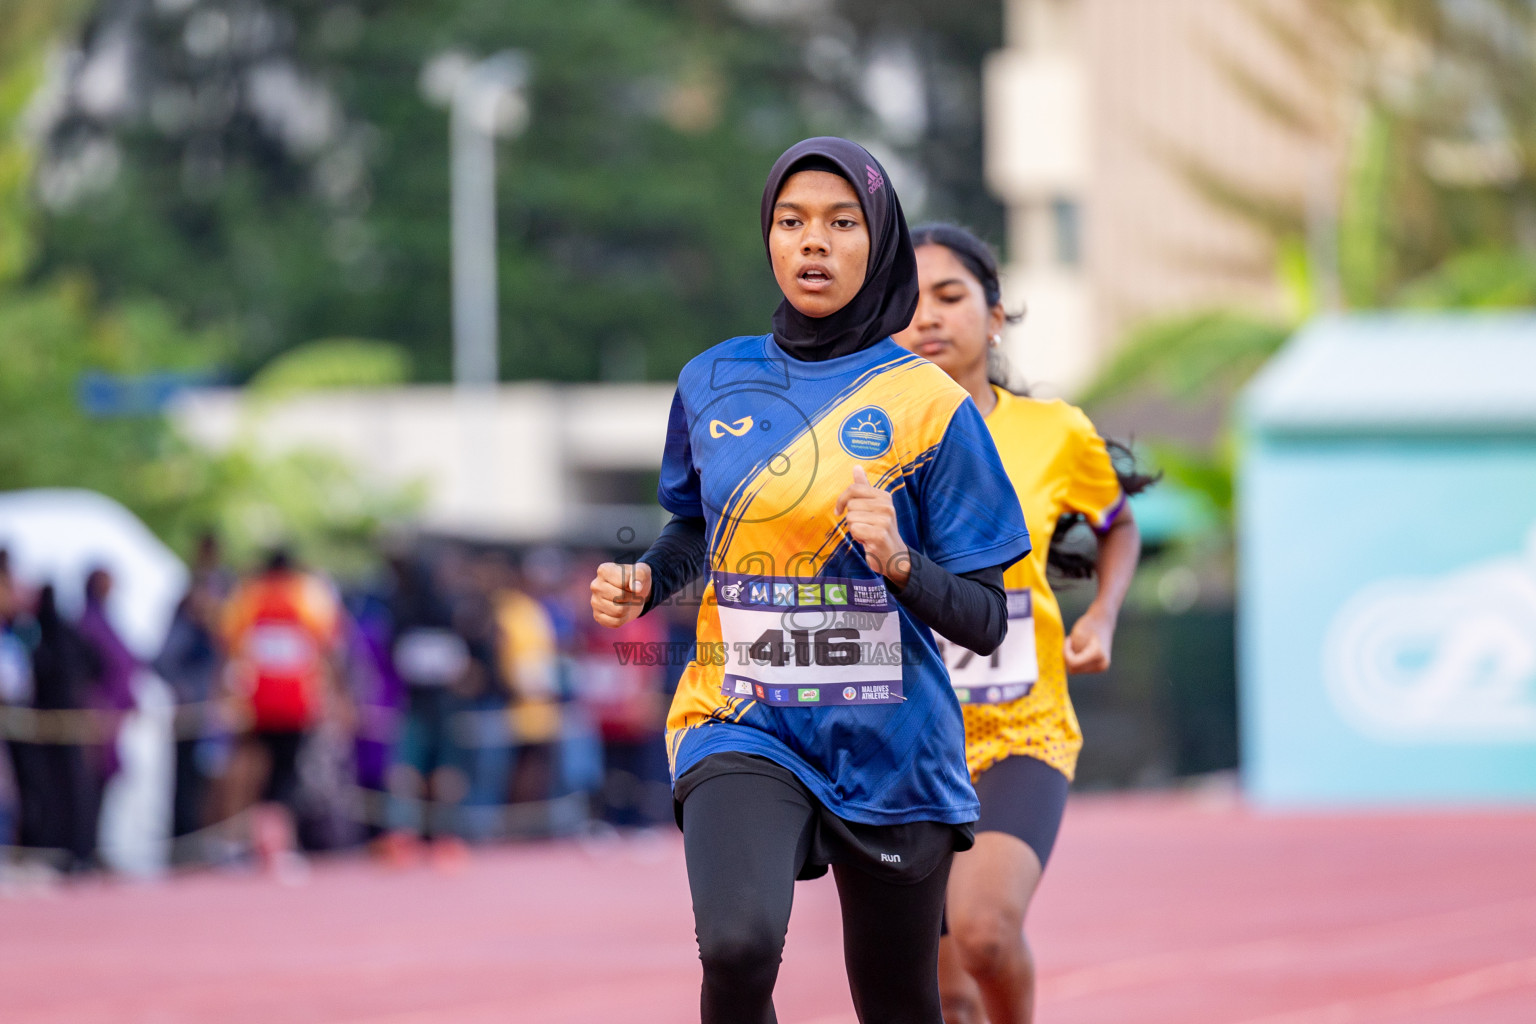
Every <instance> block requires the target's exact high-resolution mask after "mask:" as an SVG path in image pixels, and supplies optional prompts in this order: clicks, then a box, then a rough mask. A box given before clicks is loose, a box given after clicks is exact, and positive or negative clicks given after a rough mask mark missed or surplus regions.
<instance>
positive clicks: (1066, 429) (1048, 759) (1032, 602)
mask: <svg viewBox="0 0 1536 1024" xmlns="http://www.w3.org/2000/svg"><path fill="white" fill-rule="evenodd" d="M994 391H996V393H997V406H996V407H995V408H994V409H993V410H992V411H991V412H990V413H989V414H988V415H987V419H986V423H987V429H988V430H990V431H991V433H992V438H993V440H995V441H996V442H997V450H998V452H999V454H1000V455H1001V456H1002V460H1003V466H1004V468H1005V469H1006V470H1007V472H1008V478H1009V479H1010V480H1011V481H1012V482H1013V486H1014V488H1015V490H1016V491H1017V493H1018V496H1019V501H1020V503H1021V504H1022V506H1023V508H1024V514H1025V516H1026V517H1027V518H1028V519H1029V523H1030V526H1032V527H1033V528H1034V530H1035V534H1036V536H1038V537H1045V538H1049V537H1050V536H1051V535H1052V534H1053V533H1055V532H1056V522H1057V520H1059V519H1060V518H1061V517H1062V516H1063V515H1064V514H1066V513H1068V512H1077V513H1081V514H1082V515H1083V516H1084V517H1085V518H1086V519H1087V520H1088V523H1089V525H1090V526H1092V527H1093V528H1094V529H1095V530H1104V529H1107V528H1108V527H1109V525H1110V523H1111V522H1112V521H1113V520H1114V518H1115V516H1116V515H1118V514H1119V512H1120V510H1121V509H1122V508H1123V507H1124V506H1125V494H1124V492H1123V491H1122V490H1121V489H1120V480H1119V477H1117V476H1116V475H1115V467H1114V465H1113V464H1112V463H1111V462H1110V458H1109V452H1108V451H1107V450H1106V449H1105V447H1104V441H1103V439H1102V438H1101V437H1099V434H1098V431H1096V430H1095V429H1094V427H1093V423H1092V422H1091V421H1090V420H1089V419H1088V417H1087V416H1086V415H1084V413H1083V411H1082V410H1081V409H1079V408H1077V407H1076V406H1073V405H1068V404H1067V403H1066V402H1062V401H1059V400H1053V401H1040V400H1038V399H1034V398H1024V397H1020V396H1018V395H1013V394H1010V393H1008V392H1007V391H1004V390H1002V389H1000V388H994ZM1048 547H1049V545H1046V544H1041V545H1040V546H1039V547H1038V548H1036V549H1035V550H1034V551H1033V552H1031V553H1030V555H1029V557H1028V558H1022V559H1020V560H1019V561H1018V562H1016V563H1014V564H1013V565H1012V566H1011V567H1010V568H1009V569H1008V571H1007V572H1006V573H1005V574H1004V576H1003V586H1004V587H1006V588H1007V590H1008V605H1009V616H1010V622H1009V624H1008V627H1009V628H1008V637H1007V639H1005V640H1004V641H1003V646H1002V647H1001V648H999V649H998V651H997V652H996V653H995V654H993V655H992V656H991V657H990V658H988V659H982V658H978V657H976V656H974V655H971V656H970V657H966V655H968V654H969V653H970V652H968V651H964V650H961V649H956V650H950V651H946V652H945V656H946V659H947V661H948V664H949V667H950V671H951V675H952V678H953V682H954V686H955V690H956V693H957V695H958V696H959V697H960V700H961V703H962V705H963V707H964V711H965V738H966V758H967V760H968V761H969V763H970V769H971V774H972V777H979V776H980V775H981V773H982V772H984V771H986V770H987V769H988V768H990V767H991V766H992V765H994V764H996V763H997V762H998V761H1001V760H1002V759H1003V758H1005V757H1014V756H1021V755H1022V756H1027V757H1034V758H1038V759H1039V760H1041V761H1044V762H1045V763H1047V764H1049V765H1051V766H1052V767H1054V768H1056V769H1058V770H1059V771H1061V772H1062V773H1063V774H1064V775H1066V776H1067V778H1069V779H1070V778H1071V777H1072V775H1073V773H1074V772H1075V771H1076V770H1077V755H1078V751H1080V750H1081V749H1082V746H1083V734H1082V730H1081V729H1080V728H1079V726H1078V723H1077V715H1076V713H1075V712H1074V711H1073V710H1072V701H1071V700H1070V699H1069V698H1068V696H1067V670H1066V662H1065V660H1064V658H1063V652H1062V648H1063V644H1064V643H1065V631H1064V628H1063V625H1062V616H1061V608H1060V606H1059V605H1058V604H1057V603H1056V595H1055V594H1053V593H1052V592H1051V586H1050V584H1049V583H1048V582H1047V581H1046V575H1045V564H1046V562H1045V560H1046V555H1047V549H1048Z"/></svg>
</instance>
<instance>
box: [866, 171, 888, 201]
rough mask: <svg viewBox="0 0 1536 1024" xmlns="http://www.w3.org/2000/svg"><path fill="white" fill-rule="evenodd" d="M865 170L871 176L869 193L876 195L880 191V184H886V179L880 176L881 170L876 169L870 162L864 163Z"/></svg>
mask: <svg viewBox="0 0 1536 1024" xmlns="http://www.w3.org/2000/svg"><path fill="white" fill-rule="evenodd" d="M864 172H865V174H866V175H867V176H868V178H869V194H870V195H874V194H875V193H876V192H879V191H880V186H882V185H884V184H885V179H884V178H882V177H881V176H880V172H879V171H877V170H875V169H874V168H873V167H871V166H870V165H869V164H865V165H864Z"/></svg>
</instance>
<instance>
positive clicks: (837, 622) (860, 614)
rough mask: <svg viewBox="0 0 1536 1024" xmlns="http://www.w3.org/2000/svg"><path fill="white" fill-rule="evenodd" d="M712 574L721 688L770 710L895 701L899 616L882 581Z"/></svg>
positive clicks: (898, 682) (898, 688)
mask: <svg viewBox="0 0 1536 1024" xmlns="http://www.w3.org/2000/svg"><path fill="white" fill-rule="evenodd" d="M713 578H714V584H715V602H716V605H717V608H718V610H719V613H720V639H721V641H722V643H723V644H724V647H725V661H726V667H725V677H724V680H723V682H722V684H721V687H720V690H721V692H722V693H724V694H726V695H728V696H731V697H744V698H747V699H750V700H756V701H760V702H762V703H764V704H768V705H770V706H772V707H820V706H824V705H828V704H842V705H848V704H892V703H898V702H900V701H901V700H902V692H901V665H902V650H901V620H900V618H899V617H898V615H897V613H896V605H895V603H894V602H893V601H892V600H891V597H890V594H889V592H888V591H887V590H886V589H885V582H884V581H883V580H879V579H843V578H827V577H820V578H816V579H805V578H803V577H792V576H745V575H741V574H738V573H729V572H720V571H716V572H715V573H714V574H713Z"/></svg>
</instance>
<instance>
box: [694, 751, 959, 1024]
mask: <svg viewBox="0 0 1536 1024" xmlns="http://www.w3.org/2000/svg"><path fill="white" fill-rule="evenodd" d="M819 813H821V809H820V808H819V807H818V806H817V805H816V804H815V802H814V798H812V797H811V796H810V794H809V793H807V792H806V791H805V790H803V789H799V788H796V787H793V786H790V785H789V784H788V783H786V782H784V781H781V780H779V779H775V778H771V777H769V776H766V775H750V774H732V775H719V776H716V777H714V778H710V779H708V780H706V781H704V782H701V783H699V784H698V786H697V787H696V788H694V789H693V790H692V791H690V792H689V794H688V796H687V799H686V801H685V803H684V805H683V844H684V849H685V850H686V853H687V858H688V886H689V888H690V889H691V890H692V892H693V917H694V926H695V930H696V931H697V933H698V939H699V959H700V960H701V961H703V964H704V992H703V997H702V1000H701V1003H702V1010H703V1022H704V1024H775V1022H776V1021H777V1018H776V1017H775V1016H774V1012H773V984H774V981H775V980H776V979H777V978H778V974H779V960H780V957H781V955H782V953H783V951H784V934H785V932H786V931H787V930H788V928H789V911H790V904H791V903H792V902H793V899H794V891H795V876H796V875H797V874H799V873H800V871H801V869H802V868H803V867H804V865H805V862H806V858H807V857H808V856H809V854H810V852H811V847H812V842H813V839H814V832H815V822H816V817H817V815H818V814H819ZM951 856H952V854H946V855H945V856H944V858H943V859H942V861H941V862H940V864H939V866H938V867H937V868H935V869H934V870H933V871H932V872H931V873H929V875H928V876H927V877H926V878H924V879H922V880H921V881H919V882H914V883H911V884H906V885H903V884H897V883H893V882H890V881H885V880H881V879H877V878H875V877H873V876H872V875H870V874H869V873H867V872H865V871H862V870H860V869H859V868H857V867H853V866H849V865H846V864H840V863H835V864H833V865H832V870H833V874H834V877H835V878H836V879H837V895H838V899H839V901H840V902H841V903H842V910H843V959H844V961H845V963H846V965H847V969H848V987H849V989H850V990H851V991H852V993H853V1005H854V1009H855V1010H857V1011H858V1015H859V1020H860V1021H864V1022H866V1024H942V1021H943V1016H942V1014H941V1012H940V1009H939V980H938V963H939V920H940V917H941V915H942V914H943V911H944V886H945V883H946V882H947V881H948V880H949V864H950V858H951Z"/></svg>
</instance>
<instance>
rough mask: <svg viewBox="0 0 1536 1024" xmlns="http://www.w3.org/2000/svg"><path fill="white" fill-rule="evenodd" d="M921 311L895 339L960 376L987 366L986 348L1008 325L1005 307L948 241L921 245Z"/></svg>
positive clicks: (982, 370) (919, 273) (919, 303)
mask: <svg viewBox="0 0 1536 1024" xmlns="http://www.w3.org/2000/svg"><path fill="white" fill-rule="evenodd" d="M915 251H916V254H917V288H918V293H917V313H916V314H915V315H914V316H913V317H912V323H911V324H910V325H909V326H908V327H907V329H906V330H904V331H902V332H901V333H900V334H897V335H896V336H895V341H896V344H898V345H900V346H901V347H902V348H904V349H907V350H908V351H909V352H916V353H917V354H918V355H920V356H923V357H925V358H927V359H930V360H932V361H933V362H934V363H936V364H937V365H938V366H939V368H940V369H942V370H943V371H944V372H945V373H947V374H949V375H950V376H951V377H953V378H955V379H956V380H960V381H963V380H964V379H965V378H967V377H969V376H973V375H975V374H977V373H980V374H981V375H982V376H985V375H986V372H987V349H988V348H989V342H990V341H991V339H992V335H994V334H997V333H998V332H1000V331H1001V330H1002V327H1003V307H1002V305H1001V304H998V305H996V306H988V305H987V293H986V291H985V290H984V289H983V288H982V286H981V282H980V281H978V280H976V278H975V277H974V276H972V274H971V272H970V271H969V270H966V269H965V264H963V263H961V262H960V260H959V259H958V258H956V256H955V254H954V253H953V252H951V251H950V249H949V247H948V246H944V245H920V246H918V247H917V249H916V250H915Z"/></svg>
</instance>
